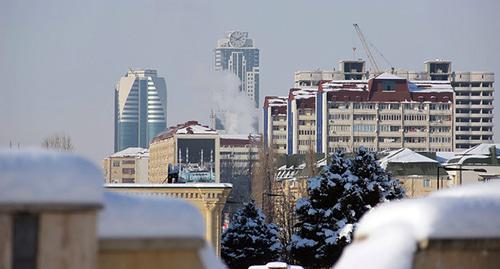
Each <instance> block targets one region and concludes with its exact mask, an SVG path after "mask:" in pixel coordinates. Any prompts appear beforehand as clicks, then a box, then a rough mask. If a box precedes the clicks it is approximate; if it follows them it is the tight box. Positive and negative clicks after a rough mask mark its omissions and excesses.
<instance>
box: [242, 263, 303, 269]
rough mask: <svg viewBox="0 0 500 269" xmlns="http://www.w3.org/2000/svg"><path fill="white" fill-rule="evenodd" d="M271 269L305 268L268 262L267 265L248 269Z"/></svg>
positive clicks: (253, 266)
mask: <svg viewBox="0 0 500 269" xmlns="http://www.w3.org/2000/svg"><path fill="white" fill-rule="evenodd" d="M270 268H276V269H277V268H279V269H304V267H302V266H298V265H288V264H286V263H285V262H268V263H267V264H266V265H252V266H250V267H248V269H270Z"/></svg>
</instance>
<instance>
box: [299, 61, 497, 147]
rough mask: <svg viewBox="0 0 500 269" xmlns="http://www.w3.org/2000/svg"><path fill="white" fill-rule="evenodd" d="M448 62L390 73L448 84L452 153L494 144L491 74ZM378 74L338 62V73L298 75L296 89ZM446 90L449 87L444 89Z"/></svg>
mask: <svg viewBox="0 0 500 269" xmlns="http://www.w3.org/2000/svg"><path fill="white" fill-rule="evenodd" d="M451 67H452V66H451V62H450V61H445V60H439V59H438V60H430V61H426V62H424V70H423V71H410V70H404V69H392V70H391V71H390V73H392V74H393V75H396V76H398V77H401V78H404V79H407V80H408V81H415V82H418V83H425V82H427V81H428V82H429V83H431V84H438V83H444V84H447V83H448V84H450V85H451V87H452V88H453V90H454V92H455V98H454V111H453V112H454V113H453V117H454V127H453V129H454V130H453V136H454V138H453V139H454V150H457V151H461V150H464V149H468V148H471V147H474V146H477V145H479V144H482V143H493V117H494V114H493V93H494V88H493V83H494V82H495V75H494V73H492V72H460V71H453V70H452V68H451ZM380 74H381V73H369V72H365V67H364V62H363V61H341V62H340V65H339V70H313V71H297V72H295V76H294V85H295V87H311V86H313V87H316V86H318V85H319V84H320V82H325V81H332V80H352V79H361V78H362V79H365V80H366V79H370V78H374V77H376V76H378V75H380ZM446 87H448V86H446Z"/></svg>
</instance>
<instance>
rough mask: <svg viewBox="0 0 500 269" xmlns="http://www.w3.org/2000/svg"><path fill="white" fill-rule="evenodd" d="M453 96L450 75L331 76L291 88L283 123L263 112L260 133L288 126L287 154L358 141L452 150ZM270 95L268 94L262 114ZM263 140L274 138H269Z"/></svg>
mask: <svg viewBox="0 0 500 269" xmlns="http://www.w3.org/2000/svg"><path fill="white" fill-rule="evenodd" d="M454 98H455V97H454V91H453V88H452V86H451V83H450V82H449V81H424V80H421V81H409V80H407V79H405V78H401V77H398V76H395V75H392V74H388V73H384V74H381V75H379V76H377V77H375V78H371V79H369V80H333V81H329V82H325V83H322V84H319V86H318V87H317V88H314V87H303V88H293V89H291V90H290V91H289V96H288V100H287V107H286V111H285V108H282V113H285V112H286V125H285V124H283V123H281V122H279V121H275V120H269V119H271V117H270V116H269V115H267V118H268V122H267V129H266V128H264V132H265V134H264V136H265V137H267V139H269V138H270V137H272V136H273V135H275V133H273V131H272V130H276V129H278V128H283V127H284V126H286V133H287V140H286V142H287V145H286V149H287V151H286V152H287V154H305V153H307V152H308V151H310V150H313V151H315V152H319V153H330V152H332V151H334V150H336V149H341V150H344V151H348V152H349V151H353V150H355V149H357V148H359V147H360V146H364V147H367V148H369V149H371V150H373V151H382V150H394V149H399V148H403V147H406V148H410V149H412V150H415V151H434V152H435V151H453V149H454V139H453V138H454V130H455V128H454V108H455V106H454ZM272 99H273V98H271V97H269V99H267V98H266V100H268V101H266V102H265V104H264V107H265V109H264V114H265V115H264V116H265V118H266V111H270V106H269V105H270V101H269V100H272ZM274 99H275V98H274ZM283 103H284V100H282V99H281V100H280V104H281V106H283ZM266 109H267V110H266ZM278 123H279V124H280V125H279V126H278ZM267 145H274V143H270V142H269V140H268V142H267Z"/></svg>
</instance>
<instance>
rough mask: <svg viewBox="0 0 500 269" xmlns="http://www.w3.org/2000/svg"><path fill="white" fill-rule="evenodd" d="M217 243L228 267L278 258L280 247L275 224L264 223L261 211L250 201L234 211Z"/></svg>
mask: <svg viewBox="0 0 500 269" xmlns="http://www.w3.org/2000/svg"><path fill="white" fill-rule="evenodd" d="M221 243H222V251H221V252H222V253H221V256H222V259H223V260H224V262H225V263H226V264H227V266H228V267H229V268H248V267H249V266H251V265H255V264H266V263H267V262H270V261H275V260H277V259H279V257H280V253H281V251H282V245H281V243H280V241H279V239H278V229H277V227H276V225H274V224H266V222H265V216H264V214H263V213H262V211H261V210H260V209H258V208H256V207H255V204H254V203H253V202H251V203H248V204H245V206H244V207H243V208H242V209H240V210H238V211H237V212H236V213H235V214H234V216H233V217H232V219H231V224H230V225H229V228H228V229H227V230H225V231H224V233H223V234H222V242H221Z"/></svg>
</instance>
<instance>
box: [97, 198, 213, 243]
mask: <svg viewBox="0 0 500 269" xmlns="http://www.w3.org/2000/svg"><path fill="white" fill-rule="evenodd" d="M104 202H105V207H104V210H103V211H101V213H100V215H99V228H98V230H99V232H98V234H99V237H100V238H106V239H117V238H118V239H134V238H140V239H148V238H156V239H164V238H201V239H203V238H204V236H205V233H204V222H203V218H202V216H201V215H200V213H199V211H198V209H196V208H195V207H194V206H192V205H191V204H189V203H188V202H186V201H183V200H179V199H172V198H167V197H161V198H160V197H156V196H147V195H136V194H120V193H113V192H106V193H105V194H104Z"/></svg>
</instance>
